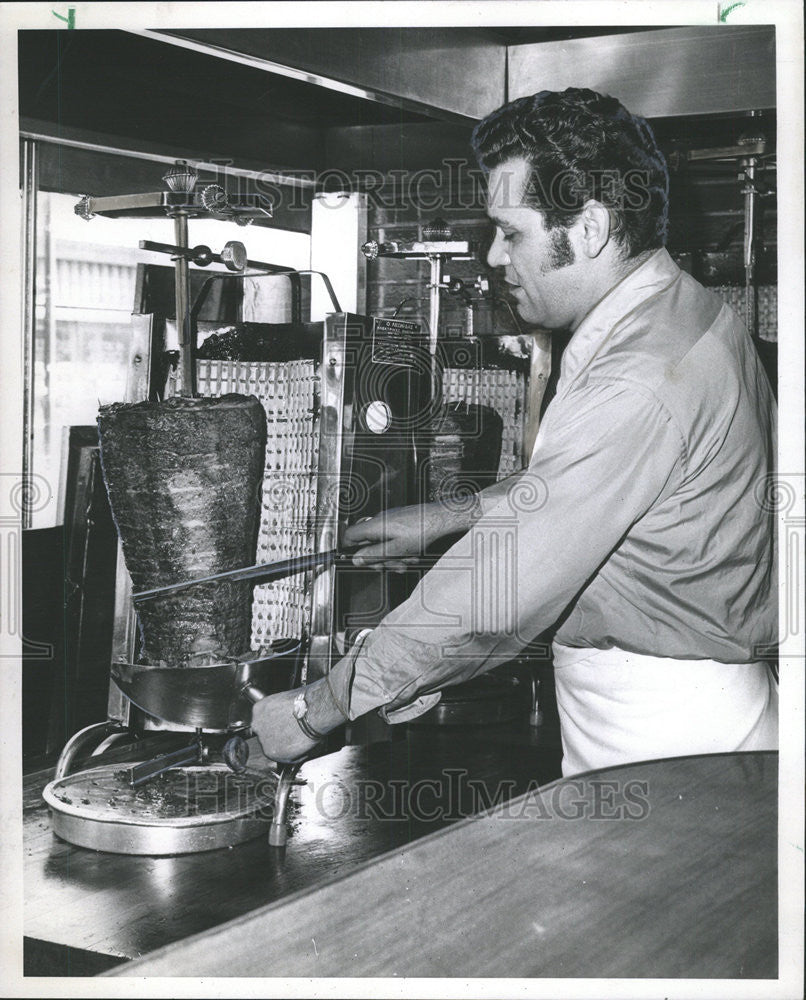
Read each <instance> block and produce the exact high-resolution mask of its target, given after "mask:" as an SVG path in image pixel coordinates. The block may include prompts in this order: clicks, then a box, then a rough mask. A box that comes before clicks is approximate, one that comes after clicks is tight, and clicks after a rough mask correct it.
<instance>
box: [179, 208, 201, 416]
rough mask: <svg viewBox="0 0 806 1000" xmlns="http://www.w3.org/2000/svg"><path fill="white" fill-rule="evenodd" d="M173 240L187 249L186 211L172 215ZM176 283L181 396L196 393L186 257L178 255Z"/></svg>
mask: <svg viewBox="0 0 806 1000" xmlns="http://www.w3.org/2000/svg"><path fill="white" fill-rule="evenodd" d="M174 242H175V243H176V245H177V246H178V247H181V248H182V249H183V250H187V249H188V216H187V212H177V213H176V215H174ZM174 269H175V282H174V283H175V285H176V332H177V335H178V337H179V352H180V353H179V363H180V364H181V366H182V392H181V395H183V396H195V395H196V377H195V376H196V372H195V359H194V357H193V344H192V338H191V326H190V294H189V291H190V289H189V284H190V280H189V272H188V259H187V257H185V256H184V255H178V256H177V257H176V258H175V260H174Z"/></svg>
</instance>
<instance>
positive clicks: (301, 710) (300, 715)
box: [292, 691, 327, 743]
mask: <svg viewBox="0 0 806 1000" xmlns="http://www.w3.org/2000/svg"><path fill="white" fill-rule="evenodd" d="M292 711H293V715H294V718H295V719H296V720H297V725H298V726H299V728H300V729H301V730H302V731H303V733H304V734H305V735H306V736H307V737H308V739H309V740H313V741H314V743H321V741H322V740H323V739H324V738H325V736H326V735H327V734H326V733H320V732H318V731H317V730H316V729H314V728H313V726H312V725H311V724H310V722H308V719H307V718H306V716H307V715H308V702H307V701H305V692H304V691H300V693H299V694H298V695H297V697H296V698H295V699H294V707H293V709H292Z"/></svg>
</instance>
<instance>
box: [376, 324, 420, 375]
mask: <svg viewBox="0 0 806 1000" xmlns="http://www.w3.org/2000/svg"><path fill="white" fill-rule="evenodd" d="M423 351H425V352H426V354H427V352H428V343H427V341H426V339H425V337H424V336H423V332H422V326H421V325H420V324H419V323H414V322H412V321H411V320H406V319H379V318H376V319H374V320H373V325H372V360H373V361H374V362H376V363H377V364H382V365H405V366H406V367H408V368H420V367H422V363H423Z"/></svg>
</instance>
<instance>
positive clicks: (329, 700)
mask: <svg viewBox="0 0 806 1000" xmlns="http://www.w3.org/2000/svg"><path fill="white" fill-rule="evenodd" d="M341 673H344V671H342V672H341ZM346 677H347V678H349V671H348V672H347V673H346ZM341 689H344V690H341ZM334 691H336V692H338V696H339V697H341V698H343V699H345V698H346V695H345V691H346V688H345V682H344V681H343V680H340V678H339V677H338V675H337V676H336V677H334V683H331V684H329V683H328V680H327V678H321V679H320V680H318V681H314V682H313V684H307V685H305V686H304V687H300V688H294V689H293V690H292V691H281V692H280V694H272V695H269V697H268V698H263V699H261V700H260V701H259V702H257V703H256V704H255V705H254V707H253V708H252V732H253V733H254V734H255V736H257V738H258V740H259V742H260V746H261V748H262V750H263V753H264V754H265V755H266V756H267V757H268V758H269V760H274V761H277V762H278V763H281V764H286V763H290V762H292V761H296V760H299V759H300V758H304V757H307V756H308V755H309V754H310V753H311V751H312V750H313V749H314V748H315V747H316V746H317V745H318V743H319V742H320V741H319V740H317V739H313V738H312V737H311V736H310V735H308V734H307V733H306V732H305V730H304V728H303V726H301V725H300V723H299V722H298V721H297V714H296V713H298V712H299V711H300V708H302V709H303V710H304V711H303V712H302V713H301V714H303V724H304V726H305V727H306V728H308V729H309V731H311V730H312V731H313V732H315V733H317V734H319V735H320V736H325V735H326V734H327V733H329V732H331V730H333V729H337V728H338V727H339V726H340V725H341V724H342V723H343V722H345V721H346V720H347V715H346V712H345V707H344V706H343V705H340V704H339V702H338V701H337V700H336V697H334ZM300 695H301V696H302V699H303V701H302V702H301V701H300V700H299V699H300Z"/></svg>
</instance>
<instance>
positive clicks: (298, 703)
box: [292, 692, 308, 719]
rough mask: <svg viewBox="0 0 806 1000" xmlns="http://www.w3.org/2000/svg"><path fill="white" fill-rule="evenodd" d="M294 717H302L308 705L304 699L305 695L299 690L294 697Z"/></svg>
mask: <svg viewBox="0 0 806 1000" xmlns="http://www.w3.org/2000/svg"><path fill="white" fill-rule="evenodd" d="M292 711H293V713H294V718H295V719H303V718H304V717H305V713H306V712H307V711H308V705H307V703H306V701H305V695H304V694H302V692H300V693H299V694H298V695H297V697H296V698H295V699H294V707H293V709H292Z"/></svg>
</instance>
